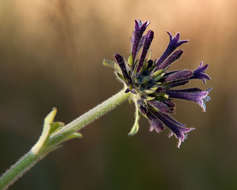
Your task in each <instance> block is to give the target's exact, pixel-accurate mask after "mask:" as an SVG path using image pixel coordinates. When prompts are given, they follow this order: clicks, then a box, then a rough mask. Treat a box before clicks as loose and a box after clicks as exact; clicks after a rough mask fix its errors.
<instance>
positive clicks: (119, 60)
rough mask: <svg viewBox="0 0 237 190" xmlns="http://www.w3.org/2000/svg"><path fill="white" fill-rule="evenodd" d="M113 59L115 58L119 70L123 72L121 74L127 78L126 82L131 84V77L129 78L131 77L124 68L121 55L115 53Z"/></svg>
mask: <svg viewBox="0 0 237 190" xmlns="http://www.w3.org/2000/svg"><path fill="white" fill-rule="evenodd" d="M115 59H116V61H117V63H118V65H119V67H120V69H121V71H122V73H123V76H124V78H125V80H127V82H128V83H129V84H131V83H132V79H131V77H130V76H129V74H128V71H127V69H126V65H125V63H124V59H123V57H122V56H121V55H119V54H116V55H115Z"/></svg>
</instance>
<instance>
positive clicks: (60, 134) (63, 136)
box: [0, 89, 129, 190]
mask: <svg viewBox="0 0 237 190" xmlns="http://www.w3.org/2000/svg"><path fill="white" fill-rule="evenodd" d="M128 97H129V93H124V89H123V90H121V91H120V92H118V93H117V94H115V95H113V96H112V97H110V98H109V99H107V100H105V101H104V102H102V103H101V104H99V105H97V106H96V107H94V108H93V109H91V110H89V111H88V112H86V113H85V114H83V115H81V116H80V117H78V118H76V119H75V120H73V121H72V122H70V123H68V124H67V125H66V126H64V127H63V128H62V129H60V130H58V131H57V132H55V133H53V134H52V135H51V136H49V138H48V141H47V143H45V144H44V146H42V147H41V150H39V151H37V152H35V151H32V150H30V151H29V152H28V153H27V154H25V155H24V156H23V157H22V158H20V159H19V161H17V162H16V163H15V164H14V165H12V166H11V167H10V168H9V169H8V170H7V171H6V172H5V173H4V174H3V175H2V176H1V177H0V190H6V189H7V188H8V187H9V186H10V185H12V184H13V183H14V182H15V181H16V180H18V179H19V178H20V177H21V176H23V175H24V174H25V173H26V172H27V171H28V170H30V169H31V168H32V167H33V166H34V165H35V164H36V163H37V162H39V161H40V160H41V159H42V158H43V157H45V156H46V155H47V154H48V153H50V152H52V151H54V150H55V149H56V148H57V147H58V145H60V144H61V143H63V142H64V141H66V140H67V139H68V137H69V136H70V135H72V134H73V133H75V132H77V131H79V130H81V129H82V128H84V127H86V126H87V125H88V124H90V123H92V122H93V121H95V120H96V119H98V118H100V117H101V116H103V115H105V114H106V113H108V112H110V111H112V110H113V109H114V108H116V107H117V106H118V105H120V104H122V103H123V102H124V101H126V100H127V99H128Z"/></svg>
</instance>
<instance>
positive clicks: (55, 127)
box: [50, 121, 65, 134]
mask: <svg viewBox="0 0 237 190" xmlns="http://www.w3.org/2000/svg"><path fill="white" fill-rule="evenodd" d="M63 126H65V123H63V122H60V121H57V122H52V123H51V124H50V134H52V133H54V132H56V131H58V130H60V129H61V128H62V127H63Z"/></svg>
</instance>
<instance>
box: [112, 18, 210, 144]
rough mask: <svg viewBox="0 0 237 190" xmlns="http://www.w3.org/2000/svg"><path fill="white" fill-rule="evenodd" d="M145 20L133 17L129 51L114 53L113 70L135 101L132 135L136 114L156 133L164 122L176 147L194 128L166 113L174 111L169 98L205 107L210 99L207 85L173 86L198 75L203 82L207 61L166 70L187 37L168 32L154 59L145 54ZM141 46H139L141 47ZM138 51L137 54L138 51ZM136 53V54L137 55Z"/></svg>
mask: <svg viewBox="0 0 237 190" xmlns="http://www.w3.org/2000/svg"><path fill="white" fill-rule="evenodd" d="M148 25H149V22H148V21H146V22H142V21H140V20H135V29H134V32H133V36H132V41H131V52H130V56H129V57H128V60H127V61H126V60H125V59H124V58H123V56H121V55H119V54H116V55H115V59H116V62H115V64H114V68H115V74H116V76H117V77H118V78H119V80H120V81H122V82H123V83H124V85H125V87H126V91H125V92H126V93H132V100H133V102H134V103H135V107H136V112H135V117H136V119H135V123H134V126H133V127H132V129H131V131H130V133H129V134H130V135H134V134H136V133H137V131H138V128H139V127H138V126H139V125H138V119H139V114H141V115H143V116H145V117H146V118H147V119H148V121H149V123H150V131H153V130H154V131H156V132H157V133H159V132H161V131H163V130H164V126H167V127H168V128H169V130H170V135H169V136H172V135H174V136H175V137H176V138H177V139H178V147H180V145H181V143H182V142H183V141H184V140H185V139H186V137H187V134H188V133H189V132H191V131H192V130H193V129H194V128H186V127H185V125H184V124H182V123H180V122H178V121H176V120H175V119H173V118H172V117H171V116H170V114H172V113H173V112H174V109H175V104H174V103H173V99H175V98H177V99H184V100H189V101H192V102H195V103H197V104H198V105H199V106H200V107H201V108H202V110H203V111H206V106H205V103H206V102H207V101H209V100H210V97H209V96H208V94H209V92H210V89H208V90H201V89H199V88H188V89H176V87H177V86H182V85H184V84H186V83H188V82H189V81H190V80H192V79H200V80H202V81H203V82H204V83H205V82H206V80H209V79H210V77H209V76H208V75H207V74H206V73H205V70H206V69H207V67H208V65H204V64H203V62H202V63H201V64H200V66H199V67H198V68H197V69H196V70H194V71H191V70H187V69H185V70H178V71H169V67H170V66H171V65H172V64H173V63H174V62H175V61H176V60H177V59H179V58H180V57H181V55H182V54H183V51H182V50H180V49H178V50H176V49H177V48H178V47H179V46H181V45H182V44H184V43H187V42H188V41H187V40H180V34H179V33H177V34H176V35H174V36H172V35H171V33H169V32H168V35H169V40H170V41H169V44H168V46H167V48H166V50H165V51H164V53H163V54H162V55H161V56H160V58H158V59H154V60H153V59H151V58H150V56H147V54H148V51H149V48H150V45H151V42H152V40H153V38H154V32H153V31H152V30H149V31H148V32H147V33H146V34H144V32H145V30H146V28H147V26H148ZM141 49H142V50H141ZM140 50H141V53H140V54H139V51H140ZM138 54H139V55H140V56H139V58H138Z"/></svg>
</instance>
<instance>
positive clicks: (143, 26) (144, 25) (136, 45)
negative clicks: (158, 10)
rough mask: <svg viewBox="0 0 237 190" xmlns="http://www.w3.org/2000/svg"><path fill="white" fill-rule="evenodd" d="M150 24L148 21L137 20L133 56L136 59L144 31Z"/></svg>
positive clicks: (133, 38)
mask: <svg viewBox="0 0 237 190" xmlns="http://www.w3.org/2000/svg"><path fill="white" fill-rule="evenodd" d="M148 25H149V22H148V21H146V22H144V23H143V22H142V21H140V20H135V30H134V32H133V36H132V57H133V60H134V61H135V58H136V55H137V52H138V49H139V43H140V40H141V38H142V34H143V33H144V31H145V30H146V28H147V26H148Z"/></svg>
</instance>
